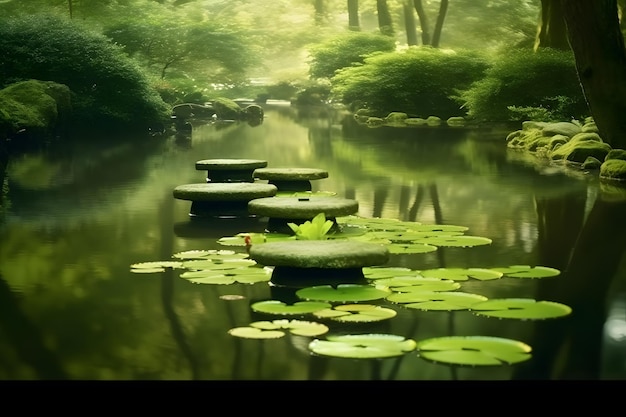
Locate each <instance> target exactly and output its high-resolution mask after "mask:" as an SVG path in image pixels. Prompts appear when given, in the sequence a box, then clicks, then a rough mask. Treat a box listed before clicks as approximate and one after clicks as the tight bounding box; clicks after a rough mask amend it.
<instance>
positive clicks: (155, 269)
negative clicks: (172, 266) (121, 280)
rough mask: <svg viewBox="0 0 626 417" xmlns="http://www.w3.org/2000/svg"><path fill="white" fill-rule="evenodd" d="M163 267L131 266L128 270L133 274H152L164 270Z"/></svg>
mask: <svg viewBox="0 0 626 417" xmlns="http://www.w3.org/2000/svg"><path fill="white" fill-rule="evenodd" d="M164 271H165V268H163V267H160V266H157V267H153V268H145V267H144V268H131V269H130V272H133V273H135V274H154V273H155V272H164Z"/></svg>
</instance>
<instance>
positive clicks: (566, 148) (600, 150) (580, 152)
mask: <svg viewBox="0 0 626 417" xmlns="http://www.w3.org/2000/svg"><path fill="white" fill-rule="evenodd" d="M579 135H593V133H579ZM579 135H576V136H579ZM610 150H611V146H610V145H608V144H606V143H604V142H598V141H596V140H593V139H588V140H582V137H581V139H580V140H574V138H572V139H571V140H570V141H569V142H567V143H565V144H563V145H561V146H560V147H558V148H556V149H554V150H553V151H552V153H551V154H550V158H551V159H552V160H558V159H564V160H567V161H570V162H578V163H581V164H582V163H583V162H585V159H587V158H588V157H590V156H592V157H594V158H596V159H598V160H600V161H604V158H605V157H606V155H607V154H608V153H609V151H610Z"/></svg>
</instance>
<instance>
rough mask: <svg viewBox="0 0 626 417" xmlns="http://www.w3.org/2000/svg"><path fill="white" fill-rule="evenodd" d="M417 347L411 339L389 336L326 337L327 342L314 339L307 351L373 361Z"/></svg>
mask: <svg viewBox="0 0 626 417" xmlns="http://www.w3.org/2000/svg"><path fill="white" fill-rule="evenodd" d="M416 346H417V344H416V342H415V341H414V340H413V339H405V338H404V337H403V336H397V335H391V334H363V335H341V336H328V337H327V340H319V339H315V340H313V341H312V342H311V343H309V349H310V350H311V351H312V352H313V353H315V354H317V355H322V356H333V357H338V358H352V359H375V358H391V357H396V356H402V355H404V354H405V353H407V352H412V351H414V350H415V347H416Z"/></svg>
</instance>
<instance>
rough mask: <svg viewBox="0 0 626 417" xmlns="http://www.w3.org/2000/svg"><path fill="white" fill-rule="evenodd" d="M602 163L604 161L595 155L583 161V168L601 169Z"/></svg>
mask: <svg viewBox="0 0 626 417" xmlns="http://www.w3.org/2000/svg"><path fill="white" fill-rule="evenodd" d="M600 165H602V161H600V160H599V159H596V158H594V157H593V156H590V157H588V158H587V159H585V162H583V165H582V169H587V170H592V169H600Z"/></svg>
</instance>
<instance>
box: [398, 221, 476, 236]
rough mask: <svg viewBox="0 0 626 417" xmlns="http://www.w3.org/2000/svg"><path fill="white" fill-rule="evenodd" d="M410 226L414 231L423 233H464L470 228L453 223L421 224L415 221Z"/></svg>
mask: <svg viewBox="0 0 626 417" xmlns="http://www.w3.org/2000/svg"><path fill="white" fill-rule="evenodd" d="M409 228H410V229H411V230H412V231H414V232H421V233H432V232H437V233H440V234H441V233H463V232H465V231H466V230H468V229H469V228H468V227H466V226H457V225H453V224H421V223H414V224H413V225H410V226H409Z"/></svg>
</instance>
